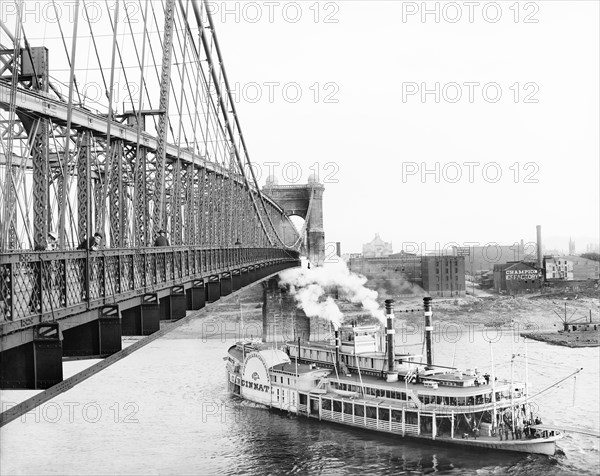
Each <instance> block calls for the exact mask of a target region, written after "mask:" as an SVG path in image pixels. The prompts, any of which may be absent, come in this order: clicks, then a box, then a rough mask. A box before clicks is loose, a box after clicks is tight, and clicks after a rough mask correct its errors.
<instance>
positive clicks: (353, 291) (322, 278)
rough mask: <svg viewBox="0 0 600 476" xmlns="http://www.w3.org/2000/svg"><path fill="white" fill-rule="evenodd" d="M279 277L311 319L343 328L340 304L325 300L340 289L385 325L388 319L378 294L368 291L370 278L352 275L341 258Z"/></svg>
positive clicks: (295, 270) (288, 272) (351, 300)
mask: <svg viewBox="0 0 600 476" xmlns="http://www.w3.org/2000/svg"><path fill="white" fill-rule="evenodd" d="M279 277H280V279H281V284H282V285H287V286H289V288H290V293H291V294H292V295H293V296H294V297H295V299H296V301H297V302H298V306H299V307H301V308H302V309H303V310H304V312H305V313H306V315H307V316H308V317H320V318H322V319H326V320H328V321H331V322H332V324H333V325H334V326H335V327H336V328H337V327H339V325H340V324H341V323H342V320H343V314H342V312H341V311H340V310H339V308H338V307H337V304H336V303H335V302H334V301H333V299H331V298H330V297H328V298H327V299H326V300H324V301H323V300H321V298H322V296H323V295H324V294H325V292H326V289H327V288H333V287H337V288H338V290H339V291H340V292H341V293H343V294H344V295H345V296H346V297H347V299H349V300H350V302H352V303H360V304H361V305H362V307H363V308H364V309H365V310H367V311H368V312H369V313H370V314H371V316H373V317H375V318H377V319H378V320H379V321H380V322H381V323H383V324H385V315H384V313H383V310H381V309H380V308H379V304H378V303H377V292H376V291H373V290H371V289H367V288H365V287H364V284H365V283H366V282H367V278H365V277H364V276H359V275H357V274H355V273H352V272H351V271H350V270H349V269H348V267H347V266H346V263H345V262H344V261H343V260H341V259H339V258H338V260H337V261H336V262H333V263H327V264H326V265H325V266H323V267H320V268H317V267H313V268H310V269H308V268H294V269H288V270H286V271H283V272H282V273H280V274H279Z"/></svg>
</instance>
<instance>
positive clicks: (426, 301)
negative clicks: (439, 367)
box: [423, 297, 433, 368]
mask: <svg viewBox="0 0 600 476" xmlns="http://www.w3.org/2000/svg"><path fill="white" fill-rule="evenodd" d="M423 309H425V313H424V314H425V346H426V348H427V367H428V368H431V365H432V364H433V357H432V355H431V332H432V331H433V324H432V320H431V316H432V315H433V313H432V312H431V298H430V297H425V298H423Z"/></svg>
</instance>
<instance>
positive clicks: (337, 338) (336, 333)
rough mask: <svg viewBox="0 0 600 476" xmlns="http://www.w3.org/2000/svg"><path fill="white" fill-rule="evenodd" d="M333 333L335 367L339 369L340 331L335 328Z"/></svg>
mask: <svg viewBox="0 0 600 476" xmlns="http://www.w3.org/2000/svg"><path fill="white" fill-rule="evenodd" d="M333 335H334V336H335V368H336V369H337V370H338V372H339V370H340V331H339V330H338V329H337V327H336V328H335V330H334V331H333Z"/></svg>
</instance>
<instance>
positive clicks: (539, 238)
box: [535, 225, 544, 269]
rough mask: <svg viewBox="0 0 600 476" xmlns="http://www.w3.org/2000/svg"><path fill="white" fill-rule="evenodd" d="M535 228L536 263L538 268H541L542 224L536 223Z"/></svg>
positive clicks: (542, 257)
mask: <svg viewBox="0 0 600 476" xmlns="http://www.w3.org/2000/svg"><path fill="white" fill-rule="evenodd" d="M535 229H536V231H537V262H538V263H537V264H538V269H542V266H544V254H543V253H542V225H537V226H536V227H535Z"/></svg>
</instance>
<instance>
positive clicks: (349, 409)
mask: <svg viewBox="0 0 600 476" xmlns="http://www.w3.org/2000/svg"><path fill="white" fill-rule="evenodd" d="M344 413H345V414H347V415H352V404H351V403H348V402H344Z"/></svg>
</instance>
